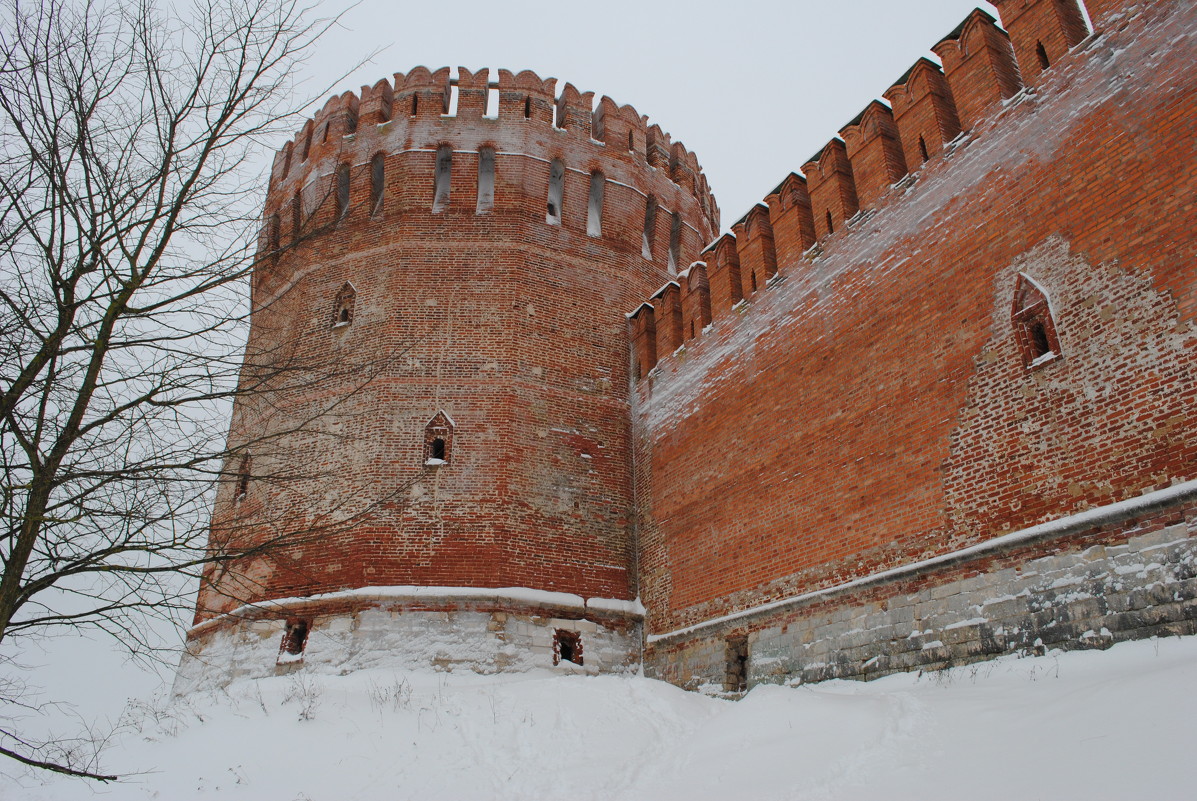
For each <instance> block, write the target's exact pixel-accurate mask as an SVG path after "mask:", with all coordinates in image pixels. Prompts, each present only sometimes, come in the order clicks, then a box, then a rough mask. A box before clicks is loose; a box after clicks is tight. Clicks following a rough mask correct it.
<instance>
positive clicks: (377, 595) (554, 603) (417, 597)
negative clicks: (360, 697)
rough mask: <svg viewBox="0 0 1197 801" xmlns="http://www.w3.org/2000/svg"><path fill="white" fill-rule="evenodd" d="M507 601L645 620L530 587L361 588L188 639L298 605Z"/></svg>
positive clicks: (289, 601)
mask: <svg viewBox="0 0 1197 801" xmlns="http://www.w3.org/2000/svg"><path fill="white" fill-rule="evenodd" d="M436 600H444V601H506V602H510V603H513V604H521V605H528V606H551V607H557V608H560V609H568V610H571V611H577V612H586V611H595V612H609V613H614V614H619V615H624V616H626V617H633V618H643V617H644V606H643V605H642V604H641V603H640V599H639V598H637V599H635V600H632V601H624V600H620V599H618V598H583V597H582V596H581V595H574V594H573V593H568V592H553V591H551V590H534V589H532V588H530V587H421V586H416V585H401V586H394V587H361V588H358V589H355V590H341V591H339V592H325V593H318V594H316V595H308V596H304V597H298V598H278V599H273V600H269V601H262V602H261V603H257V604H245V605H243V606H239V607H237V608H236V609H234V610H233V611H231V612H225V613H224V614H223V615H220V616H218V617H214V618H212V619H211V620H205V621H204V622H203V623H199V624H197V625H195V626H192V627H191V628H190V629H189V630H188V631H187V634H188V636H195V635H198V634H201V633H203V632H204V631H207V630H208V629H211V628H214V627H215V626H217V625H219V624H220V623H222V622H224V621H226V620H229V619H234V618H241V617H249V616H253V615H254V614H256V613H260V612H285V611H287V610H289V609H292V608H294V607H297V606H304V605H307V604H312V603H324V602H329V601H422V602H428V601H436Z"/></svg>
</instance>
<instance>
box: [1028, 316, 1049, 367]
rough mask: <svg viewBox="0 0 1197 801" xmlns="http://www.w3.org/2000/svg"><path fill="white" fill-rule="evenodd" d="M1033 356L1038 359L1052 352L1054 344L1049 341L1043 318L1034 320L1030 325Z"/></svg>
mask: <svg viewBox="0 0 1197 801" xmlns="http://www.w3.org/2000/svg"><path fill="white" fill-rule="evenodd" d="M1029 328H1030V330H1029V332H1028V333H1029V334H1030V344H1031V357H1032V359H1038V358H1039V357H1040V356H1044V355H1046V354H1048V353H1050V352H1051V349H1052V346H1051V344H1050V343H1049V342H1048V341H1047V328H1046V327H1045V326H1044V325H1043V321H1042V320H1034V321H1032V322H1031V324H1030V326H1029Z"/></svg>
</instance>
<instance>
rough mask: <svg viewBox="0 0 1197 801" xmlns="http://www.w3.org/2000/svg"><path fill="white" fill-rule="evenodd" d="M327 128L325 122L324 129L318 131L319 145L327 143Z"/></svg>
mask: <svg viewBox="0 0 1197 801" xmlns="http://www.w3.org/2000/svg"><path fill="white" fill-rule="evenodd" d="M328 128H329V125H328V123H327V122H326V123H324V127H323V128H321V129H320V144H324V143H325V142H327V141H328Z"/></svg>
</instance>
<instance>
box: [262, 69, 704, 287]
mask: <svg viewBox="0 0 1197 801" xmlns="http://www.w3.org/2000/svg"><path fill="white" fill-rule="evenodd" d="M497 77H498V80H497V81H495V80H492V72H491V70H488V69H480V70H476V71H471V70H468V69H466V68H464V67H462V68H458V70H457V71H456V74H455V75H454V73H453V71H451V70H450V69H449V68H448V67H444V68H441V69H438V70H436V71H432V70H429V69H427V68H425V67H416V68H414V69H412V70H411V71H409V72H407V73H406V74H405V73H395V74H394V76H393V77H392V79H390V80H386V79H383V80H380V81H378V82H377V83H375V84H374V85H373V86H363V87H362V88H361V90H360V91H359V92H358V93H352V92H346V93H344V94H341V95H334V96H332V97H330V98H329V99H328V100H327V101H326V102H325V104H324V106H323V107H322V108H321V109H320V111H319V112H317V113H316V114H315V115H314V116H313V118H312V119H310V120H307V121H306V122H304V124H303V125H302V126H301V127H300V129H299V131H298V132H297V133H296V135H295V138H294V139H293V140H292V141H290V142H287V143H286V144H285V145H284V146H283V147H282V148H281V149H280V150H279V151H278V153H277V154H276V156H275V159H274V164H273V169H272V171H271V177H270V190H269V193H268V197H267V202H266V212H265V217H266V220H265V222H266V224H265V225H264V228H263V238H262V247H263V249H264V250H272V249H275V248H278V247H280V246H282V247H286V246H288V245H289V244H291V243H295V242H299V241H300V240H301V239H302V238H304V237H306V236H309V235H319V232H321V231H323V230H326V229H327V228H328V226H331V225H334V224H336V225H340V223H339V219H340V217H342V216H345V215H346V214H348V215H349V216H351V217H353V216H358V217H360V216H361V214H360V210H362V209H364V210H365V211H366V212H367V213H366V214H365V216H366V217H369V218H372V219H373V218H375V217H378V215H377V214H376V213H375V212H376V211H377V210H378V209H379V208H382V209H384V210H387V211H388V212H389V211H394V210H396V209H400V210H401V211H402V212H403V213H417V214H418V213H431V214H439V213H448V214H450V215H451V214H454V213H458V212H461V213H472V214H483V213H496V212H497V211H503V212H510V213H515V212H516V211H518V210H517V209H516V208H514V206H513V204H515V203H522V204H523V210H524V212H525V214H526V215H527V216H528V217H529V219H536V220H540V221H541V223H542V224H546V225H553V224H565V225H566V226H567V227H568V226H570V225H580V226H582V227H583V228H584V229H593V230H598V231H600V232H601V233H600V234H599V235H600V236H602V237H603V238H620V239H626V240H627V242H626V244H627V247H628V248H629V249H634V250H635V251H640V250H641V248H640V244H641V241H640V240H641V238H642V237H644V236H645V235H646V233H648V232H646V231H645V229H646V227H648V226H649V224H650V223H651V224H652V225H651V227H652V228H653V229H654V230H653V231H652V232H651V233H649V239H650V240H651V241H650V247H648V248H646V249H645V252H646V253H648V254H649V255H648V256H647V257H646V259H647V260H649V261H651V262H653V263H658V262H659V265H660V267H661V268H662V269H665V270H667V271H668V270H671V271H672V272H673V273H676V271H677V269H678V267H677V265H679V264H680V265H683V266H684V265H685V264H688V263H689V262H690V261H692V260H693V259H694V258H695V257H697V255H698V252H699V251H700V250H701V249H702V247H703V245H704V244H705V243H706V242H708V241H710V240H711V239H712V238H713V237H714V235H715V234H716V233H717V232H718V230H719V209H718V205H717V203H716V202H715V199H714V197H713V196H712V194H711V191H710V187H709V184H708V183H707V180H706V177H705V176H704V175H703V174H702V168H701V167H700V166H699V163H698V159H697V158H696V157H695V155H694V154H693V153H691V152H690V151H689V150H687V149H686V147H685V146H684V145H682V144H681V143H680V142H673V141H671V139H670V136H669V134H667V133H666V132H664V131H663V130H662V129H661V128H660V126H658V125H656V124H650V123H649V121H648V119H647V118H646V117H643V116H642V115H640V114H639V113H638V112H637V111H636V110H635V109H634V108H633V107H631V106H627V105H620V104H618V103H616V102H615V101H614V100H612V99H611V98H609V97H603V98H602V99H601V100H599V101H598V102H597V104H596V102H595V95H594V93H593V92H583V91H581V90H579V89H578V88H577V87H575V86H574V85H573V84H569V83H566V84H564V86H563V87H561V89H560V91H559V92H558V90H557V86H558V84H557V81H556V79H554V78H541V77H540V76H539V75H537V74H535V73H533V72H530V71H527V70H525V71H522V72H518V73H517V72H512V71H510V70H502V69H501V70H498V76H497ZM484 150H485V151H489V152H490V153H493V155H490V156H488V158H489V159H491V161H490V162H489V163H488V165H486V166H481V164H480V161H479V158H480V157H479V153H481V152H483V151H484ZM438 153H439V154H442V155H440V156H438V155H437V154H438ZM446 153H447V155H444V154H446ZM380 158H381V164H380V163H379V159H380ZM520 160H522V161H523V162H524V164H523V166H519V165H517V162H518V161H520ZM553 163H560V164H561V169H562V170H563V180H564V184H565V186H564V187H563V188H562V189H561V192H562V198H563V208H562V209H561V210H560V213H558V212H555V211H551V212H550V213H549V214H548V216H547V217H546V214H545V208H546V204H550V205H551V201H550V199H549V193H550V187H549V184H550V182H551V181H552V180H553V179H552V177H551V175H550V173H551V169H549V166H550V165H551V164H553ZM438 164H439V165H440V166H439V167H438ZM532 164H538V165H542V166H541V167H539V168H535V169H533V168H532V167H531V166H530V165H532ZM438 169H440V170H442V171H444V172H445V174H444V176H442V177H440V178H438V175H437V170H438ZM346 170H347V171H348V173H347V176H345V177H342V178H338V174H339V172H344V171H346ZM482 170H486V171H490V172H492V173H497V174H498V177H497V180H496V179H495V176H494V175H492V176H491V179H490V183H489V184H488V187H489V188H488V189H479V188H478V186H480V185H478V186H476V185H475V179H476V178H477V176H478V174H479V172H480V171H482ZM505 170H506V171H507V174H508V175H510V174H511V171H512V170H516V171H519V172H520V174H523V172H526V171H528V170H531V172H535V173H537V176H536V178H535V180H536V181H543V182H544V186H543V188H540V189H538V188H537V187H536V186H535V185H534V184H531V183H529V180H523V179H521V180H520V181H505V180H504V178H503V174H504V171H505ZM540 173H543V175H540ZM595 174H599V175H601V176H602V177H603V178H604V180H605V181H606V182H607V187H608V191H607V192H606V193H604V194H605V195H606V196H607V198H608V200H609V201H610V202H608V203H607V204H606V206H605V207H602V208H600V210H599V214H600V216H601V219H600V220H599V221H597V222H595V221H592V220H590V219H589V216H588V215H589V209H588V204H587V200H586V198H585V193H586V192H587V191H590V190H589V188H588V186H585V185H587V184H588V183H589V182H590V180H591V176H592V175H595ZM399 175H401V176H402V177H401V179H396V178H395V176H399ZM379 176H382V177H381V178H379ZM442 178H443V180H444V182H445V184H444V186H440V184H438V181H441V180H442ZM338 180H340V181H341V184H340V185H338ZM378 180H384V181H386V182H387V185H388V187H390V186H391V184H392V183H394V181H395V180H401V181H402V183H403V188H402V191H401V192H398V193H396V192H393V191H391V190H390V189H384V190H380V193H379V194H380V195H392V194H400V195H402V196H401V197H399V198H391V199H386V200H385V202H382V203H381V205H380V201H379V198H378V197H375V195H374V194H373V193H372V190H371V186H372V183H373V182H376V181H378ZM346 185H347V187H346ZM575 185H577V186H580V187H582V188H581V189H578V188H576V186H575ZM414 186H419V187H420V189H419V190H414V189H413V187H414ZM438 186H439V187H440V188H438ZM516 186H518V192H517V194H519V195H521V197H518V198H516V197H515V196H514V195H513V193H512V192H511V191H510V190H512V189H513V188H514V187H516ZM616 187H618V188H616ZM625 191H630V192H633V193H635V194H636V195H637V197H636V198H623V197H621V196H619V195H620V194H621V193H623V192H625ZM479 192H482V193H483V194H486V197H480V196H479V194H478V193H479ZM339 193H343V194H347V195H348V197H345V198H339V197H338V195H339ZM491 194H493V195H494V196H493V197H491ZM579 194H581V195H582V197H581V198H580V199H579V197H578V196H579ZM442 201H444V203H447V205H444V204H443V203H442ZM342 203H343V204H344V208H342V206H341V204H342ZM442 206H443V207H442ZM650 206H651V207H652V209H653V211H650V210H649V207H650ZM382 216H389V217H390V221H391V222H392V223H393V222H394V221H395V220H394V214H388V215H382ZM558 217H561V219H558ZM650 218H651V219H650ZM376 222H377V224H386V223H385V222H384V221H383V220H382V219H381V218H379V219H377V220H376Z"/></svg>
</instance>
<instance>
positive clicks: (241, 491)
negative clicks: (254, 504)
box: [233, 454, 251, 501]
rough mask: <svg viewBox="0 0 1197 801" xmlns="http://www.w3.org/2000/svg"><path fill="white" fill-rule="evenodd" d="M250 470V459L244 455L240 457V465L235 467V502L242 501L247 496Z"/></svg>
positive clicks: (247, 455)
mask: <svg viewBox="0 0 1197 801" xmlns="http://www.w3.org/2000/svg"><path fill="white" fill-rule="evenodd" d="M250 469H251V468H250V457H249V454H246V455H244V456H242V457H241V464H239V465H238V466H237V487H236V490H235V492H234V493H233V497H234V499H235V500H237V501H243V500H245V496H247V495H249V477H250Z"/></svg>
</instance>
